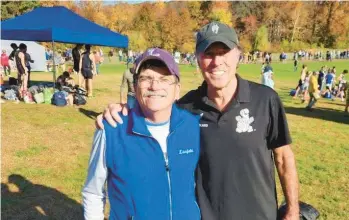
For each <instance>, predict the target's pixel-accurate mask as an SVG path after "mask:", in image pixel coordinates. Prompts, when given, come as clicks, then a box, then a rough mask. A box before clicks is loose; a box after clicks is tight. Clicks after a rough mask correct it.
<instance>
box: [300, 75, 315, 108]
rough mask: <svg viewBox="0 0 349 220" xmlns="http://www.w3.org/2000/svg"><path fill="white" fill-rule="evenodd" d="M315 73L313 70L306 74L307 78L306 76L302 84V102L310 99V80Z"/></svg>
mask: <svg viewBox="0 0 349 220" xmlns="http://www.w3.org/2000/svg"><path fill="white" fill-rule="evenodd" d="M312 75H313V72H312V71H307V73H306V74H305V78H304V83H303V86H302V103H304V102H305V100H307V99H308V96H309V92H308V89H309V81H310V77H311V76H312Z"/></svg>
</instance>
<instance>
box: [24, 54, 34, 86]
mask: <svg viewBox="0 0 349 220" xmlns="http://www.w3.org/2000/svg"><path fill="white" fill-rule="evenodd" d="M30 63H34V60H32V58H31V56H30V54H29V53H28V51H27V49H26V50H25V66H26V67H27V69H28V87H29V86H30V73H31V69H32V68H31V66H30Z"/></svg>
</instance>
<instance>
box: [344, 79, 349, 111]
mask: <svg viewBox="0 0 349 220" xmlns="http://www.w3.org/2000/svg"><path fill="white" fill-rule="evenodd" d="M345 87H346V94H345V99H346V104H345V108H344V113H345V114H346V116H349V112H348V108H349V83H348V82H347V83H346V86H345Z"/></svg>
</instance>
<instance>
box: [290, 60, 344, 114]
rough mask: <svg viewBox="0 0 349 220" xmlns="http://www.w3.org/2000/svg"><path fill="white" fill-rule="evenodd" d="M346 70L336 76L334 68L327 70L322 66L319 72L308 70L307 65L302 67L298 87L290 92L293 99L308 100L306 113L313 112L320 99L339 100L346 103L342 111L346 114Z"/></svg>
mask: <svg viewBox="0 0 349 220" xmlns="http://www.w3.org/2000/svg"><path fill="white" fill-rule="evenodd" d="M347 74H348V70H347V69H344V70H343V71H342V72H340V73H339V74H338V75H337V70H336V67H335V66H333V67H331V68H328V67H327V66H322V67H321V69H320V70H316V71H311V70H308V67H307V65H305V64H304V65H303V66H302V71H301V75H300V78H299V80H298V85H297V87H296V89H295V90H293V91H291V95H293V98H297V97H300V98H301V100H302V102H305V101H306V100H309V103H308V105H307V107H306V109H307V110H308V111H312V110H313V106H314V105H315V103H316V102H317V101H318V99H319V98H320V97H323V98H327V99H331V100H334V99H335V98H339V99H340V100H341V101H342V102H344V101H346V106H345V109H344V111H345V112H346V113H347V114H348V105H349V98H348V96H349V82H348V81H347V79H346V75H347Z"/></svg>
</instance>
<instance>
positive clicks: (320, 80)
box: [317, 66, 325, 91]
mask: <svg viewBox="0 0 349 220" xmlns="http://www.w3.org/2000/svg"><path fill="white" fill-rule="evenodd" d="M324 77H325V67H324V66H322V67H321V69H320V71H319V74H318V78H317V83H318V85H319V90H320V91H322V89H323V88H322V84H323V81H324Z"/></svg>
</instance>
